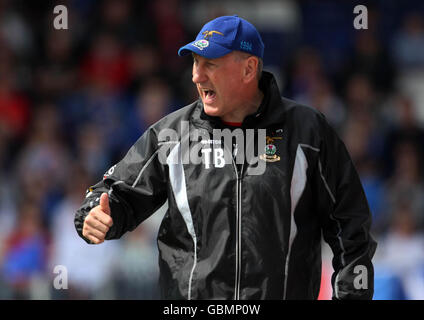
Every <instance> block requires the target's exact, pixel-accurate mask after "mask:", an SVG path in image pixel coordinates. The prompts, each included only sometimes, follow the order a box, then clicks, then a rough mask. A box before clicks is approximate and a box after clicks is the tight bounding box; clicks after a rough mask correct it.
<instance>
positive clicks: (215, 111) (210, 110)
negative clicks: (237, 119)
mask: <svg viewBox="0 0 424 320" xmlns="http://www.w3.org/2000/svg"><path fill="white" fill-rule="evenodd" d="M203 109H204V110H205V113H206V114H207V115H208V116H212V117H219V116H220V112H219V108H216V107H212V106H210V105H206V104H203Z"/></svg>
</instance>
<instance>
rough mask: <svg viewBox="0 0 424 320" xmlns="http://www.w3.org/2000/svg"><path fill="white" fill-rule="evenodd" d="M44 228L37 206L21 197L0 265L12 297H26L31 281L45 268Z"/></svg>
mask: <svg viewBox="0 0 424 320" xmlns="http://www.w3.org/2000/svg"><path fill="white" fill-rule="evenodd" d="M45 231H46V230H45V229H44V228H43V226H42V219H41V212H40V210H39V207H38V206H37V205H36V204H34V203H32V202H29V201H28V199H22V202H21V204H20V208H19V215H18V219H17V225H16V227H15V229H14V230H13V231H12V233H11V234H10V235H9V237H8V238H7V239H6V244H5V250H4V251H5V253H4V260H3V264H2V267H1V275H2V277H3V280H4V281H5V282H6V284H7V285H8V286H9V287H10V289H11V290H12V298H14V299H28V298H30V296H29V295H28V293H29V288H30V286H31V281H32V280H33V279H34V278H35V277H39V276H41V275H43V274H45V272H46V265H47V256H48V237H47V235H46V232H45Z"/></svg>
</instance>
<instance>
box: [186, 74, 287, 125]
mask: <svg viewBox="0 0 424 320" xmlns="http://www.w3.org/2000/svg"><path fill="white" fill-rule="evenodd" d="M259 89H260V90H261V91H262V92H263V94H264V98H263V99H262V102H261V104H260V106H259V108H258V110H257V111H256V112H255V113H253V114H250V115H248V116H247V117H246V118H245V119H244V121H243V123H242V126H241V127H242V129H247V128H267V127H269V126H271V125H273V124H276V123H279V122H281V116H282V114H283V112H284V109H285V108H284V105H283V102H282V100H281V95H280V90H279V88H278V85H277V82H276V80H275V77H274V75H273V74H272V73H270V72H267V71H263V72H262V77H261V79H260V81H259ZM192 120H193V122H194V123H195V124H196V125H198V126H200V127H202V128H205V129H207V130H208V131H212V130H213V129H223V128H225V127H226V126H225V125H224V124H223V122H222V121H221V119H220V118H219V117H213V116H209V115H207V114H206V113H205V111H204V109H203V103H202V100H201V99H200V98H199V100H197V105H196V108H195V110H194V112H193V114H192Z"/></svg>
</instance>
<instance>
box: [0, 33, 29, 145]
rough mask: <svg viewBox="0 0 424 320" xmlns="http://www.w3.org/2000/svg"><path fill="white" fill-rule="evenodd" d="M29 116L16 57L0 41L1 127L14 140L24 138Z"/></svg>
mask: <svg viewBox="0 0 424 320" xmlns="http://www.w3.org/2000/svg"><path fill="white" fill-rule="evenodd" d="M29 115H30V112H29V101H28V98H27V96H26V95H25V93H23V92H22V91H21V90H20V89H19V86H18V78H17V75H16V73H15V66H14V57H13V55H12V53H11V52H10V51H9V50H8V48H7V46H2V45H1V39H0V127H3V130H5V132H6V134H7V135H8V136H9V137H10V138H12V139H17V138H22V137H23V136H24V134H25V133H26V131H27V127H28V122H29Z"/></svg>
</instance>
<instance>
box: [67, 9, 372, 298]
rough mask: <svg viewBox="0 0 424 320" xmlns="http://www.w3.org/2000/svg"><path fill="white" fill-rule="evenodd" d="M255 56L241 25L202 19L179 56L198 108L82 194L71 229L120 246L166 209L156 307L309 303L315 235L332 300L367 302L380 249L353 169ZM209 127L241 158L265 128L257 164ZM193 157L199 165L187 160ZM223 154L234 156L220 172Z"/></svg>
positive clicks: (255, 42) (316, 278) (148, 136)
mask: <svg viewBox="0 0 424 320" xmlns="http://www.w3.org/2000/svg"><path fill="white" fill-rule="evenodd" d="M263 52H264V45H263V43H262V40H261V37H260V35H259V33H258V32H257V30H256V29H255V27H254V26H253V25H251V24H250V23H249V22H247V21H246V20H243V19H241V18H239V17H237V16H223V17H219V18H217V19H215V20H212V21H210V22H208V23H207V24H206V25H205V26H204V27H203V28H202V30H201V31H200V33H199V34H198V36H197V38H196V40H195V41H193V42H191V43H189V44H187V45H186V46H184V47H182V48H181V49H180V50H179V55H185V54H188V53H191V54H192V55H193V58H194V62H193V82H194V83H195V85H196V87H197V90H198V92H199V96H200V98H199V100H198V101H196V102H194V103H192V104H190V105H188V106H186V107H184V108H182V109H180V110H178V111H176V112H174V113H172V114H170V115H168V116H166V117H164V118H163V119H161V120H160V121H158V122H157V123H156V124H154V125H152V126H151V127H150V128H149V129H148V130H147V131H146V132H145V133H144V134H143V136H142V137H141V138H140V139H139V140H138V141H137V142H136V143H135V145H134V146H133V147H132V148H131V149H130V150H129V152H128V154H127V155H126V156H125V157H124V159H123V160H122V161H120V162H119V163H118V164H116V165H115V166H113V167H112V168H111V169H110V170H109V171H108V172H107V173H106V174H105V176H104V178H103V180H102V181H101V182H99V183H98V184H96V185H94V186H93V187H91V188H89V190H88V192H87V196H86V199H85V201H84V203H83V205H82V207H81V208H80V209H79V210H78V212H77V214H76V217H75V225H76V228H77V231H78V233H79V235H80V236H81V237H83V238H84V239H85V240H86V241H87V242H89V243H95V244H98V243H101V242H103V241H104V239H116V238H119V237H121V236H122V235H123V234H124V233H125V232H126V231H131V230H133V229H134V228H136V227H137V226H138V225H139V224H140V223H141V222H142V221H143V220H145V219H146V218H148V217H149V216H150V215H151V214H153V213H154V212H155V211H156V210H157V209H158V208H159V207H160V206H161V205H162V204H163V203H164V202H165V201H166V200H168V203H169V209H168V211H167V213H166V215H165V216H164V218H163V221H162V223H161V226H160V229H159V234H158V247H159V252H160V257H159V265H160V286H161V292H162V297H163V298H165V299H316V298H317V297H318V293H319V288H320V278H321V235H322V234H323V236H324V239H325V240H326V241H327V242H328V243H329V244H330V246H331V248H332V250H333V253H334V259H333V266H334V270H335V272H334V275H333V277H332V284H333V289H334V290H333V291H334V294H333V298H334V299H371V298H372V296H373V266H372V263H371V259H372V257H373V255H374V251H375V248H376V244H375V242H374V241H373V240H372V238H371V237H370V235H369V228H370V223H371V221H370V212H369V208H368V204H367V200H366V198H365V195H364V192H363V189H362V187H361V183H360V181H359V178H358V175H357V173H356V171H355V169H354V166H353V164H352V161H351V159H350V157H349V155H348V153H347V151H346V149H345V147H344V144H343V143H342V142H341V140H340V139H339V138H338V137H337V135H336V133H335V132H334V131H333V130H332V128H330V126H329V125H328V124H327V122H326V120H325V118H324V116H323V115H322V114H320V113H319V112H317V111H316V110H315V109H313V108H310V107H306V106H301V105H298V104H296V103H295V102H293V101H290V100H288V99H284V98H281V96H280V93H279V89H278V88H277V84H276V81H275V79H274V77H273V76H272V74H270V73H268V72H265V71H264V72H262V71H261V68H262V67H261V65H262V58H263ZM183 126H188V128H186V129H188V130H190V131H191V132H192V131H196V130H200V131H201V132H202V134H201V141H200V142H201V146H202V147H206V148H204V149H195V150H196V152H191V151H190V150H193V148H195V147H196V146H198V143H197V145H196V142H198V141H196V139H192V137H191V136H190V134H188V135H187V134H183V132H186V131H185V129H184V128H183ZM171 129H172V130H171ZM218 129H228V130H231V132H238V135H239V136H240V135H242V136H243V138H245V140H244V141H247V142H248V144H247V145H246V149H248V148H249V146H251V145H252V146H256V145H260V139H259V138H258V142H257V143H256V140H251V139H250V140H249V138H247V136H246V137H244V134H245V133H246V134H247V133H248V131H249V130H253V132H254V137H259V136H261V132H262V131H261V130H266V148H265V150H263V148H262V149H260V150H259V153H260V155H259V157H258V158H257V161H256V162H255V163H254V162H252V161H249V159H248V157H244V158H243V161H241V162H240V161H239V159H238V158H237V161H236V155H237V153H238V154H240V152H241V151H240V150H239V147H240V144H242V142H244V141H242V142H241V143H240V140H239V141H238V140H236V142H237V141H238V143H237V147H236V148H233V149H231V150H229V148H227V147H228V146H229V145H231V144H232V142H233V141H230V142H229V143H228V141H227V142H226V143H225V142H224V145H222V141H221V140H219V139H215V135H213V134H214V133H215V131H216V130H218ZM167 130H171V131H172V132H179V134H177V135H175V134H174V135H168V134H165V135H164V134H163V133H164V132H166V131H167ZM214 130H215V131H214ZM164 136H167V137H171V136H172V138H169V139H164V138H163V137H164ZM187 136H189V137H190V139H189V138H188V137H187ZM212 137H213V138H212ZM233 137H235V138H238V136H237V135H235V136H233ZM197 138H199V137H197ZM263 138H265V137H263ZM197 140H198V139H197ZM263 140H265V139H263ZM264 143H265V142H264ZM187 145H188V148H185V147H184V146H187ZM164 146H167V147H168V149H167V152H166V156H165V157H164V155H163V149H162V147H164ZM208 148H209V149H208ZM212 150H213V152H212ZM197 151H199V152H197ZM190 152H191V155H190V159H191V156H192V155H199V154H201V156H203V158H202V159H203V161H202V163H192V161H186V162H184V161H183V158H184V157H186V156H187V154H188V153H190ZM223 152H224V153H225V154H228V153H230V155H232V156H234V158H233V157H231V156H230V160H229V161H227V160H226V161H225V163H223V162H222V161H220V160H222V153H223ZM161 156H162V160H161ZM220 157H221V158H220ZM164 158H165V159H164ZM227 159H228V158H227ZM263 165H266V166H265V167H264V166H263ZM260 166H262V168H263V170H259V171H255V169H257V168H258V167H260Z"/></svg>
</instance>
